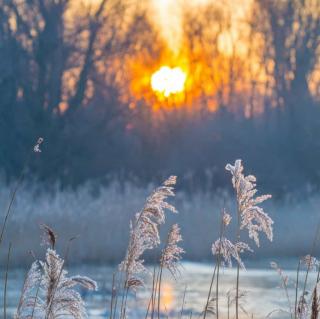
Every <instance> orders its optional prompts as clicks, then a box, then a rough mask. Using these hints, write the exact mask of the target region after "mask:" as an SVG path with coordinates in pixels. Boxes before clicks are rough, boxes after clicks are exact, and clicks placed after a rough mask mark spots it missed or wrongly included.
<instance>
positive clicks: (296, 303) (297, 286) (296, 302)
mask: <svg viewBox="0 0 320 319" xmlns="http://www.w3.org/2000/svg"><path fill="white" fill-rule="evenodd" d="M300 266H301V260H300V258H299V262H298V266H297V276H296V285H295V286H296V287H295V299H294V319H297V306H298V290H299V273H300Z"/></svg>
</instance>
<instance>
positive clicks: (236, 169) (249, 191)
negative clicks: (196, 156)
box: [226, 159, 273, 246]
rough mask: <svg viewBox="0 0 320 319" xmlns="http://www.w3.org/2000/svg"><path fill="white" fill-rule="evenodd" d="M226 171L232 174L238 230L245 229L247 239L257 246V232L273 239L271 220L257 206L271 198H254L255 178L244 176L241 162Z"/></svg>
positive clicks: (263, 196) (265, 196) (238, 161)
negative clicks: (247, 234) (238, 220)
mask: <svg viewBox="0 0 320 319" xmlns="http://www.w3.org/2000/svg"><path fill="white" fill-rule="evenodd" d="M226 170H227V171H230V172H231V174H232V185H233V188H234V189H235V191H236V196H237V206H238V207H237V208H238V214H239V218H240V229H245V228H246V229H247V230H248V232H249V237H250V238H251V239H253V240H254V241H255V243H256V245H257V246H259V232H263V233H265V234H266V236H267V238H268V239H269V240H270V241H272V239H273V229H272V225H273V220H272V219H271V218H270V217H269V216H268V214H266V213H265V212H264V210H263V208H261V207H260V206H258V205H259V204H261V203H262V202H264V201H265V200H267V199H269V198H271V195H261V196H257V197H255V194H256V193H257V189H256V178H255V176H253V175H248V176H244V174H243V166H242V163H241V160H239V159H238V160H236V161H235V164H234V165H231V164H227V165H226Z"/></svg>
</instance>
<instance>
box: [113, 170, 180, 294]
mask: <svg viewBox="0 0 320 319" xmlns="http://www.w3.org/2000/svg"><path fill="white" fill-rule="evenodd" d="M175 184H176V177H175V176H171V177H169V178H168V179H167V180H166V181H165V182H164V183H163V184H162V186H160V187H158V188H156V189H155V190H154V191H153V192H152V194H151V195H150V196H149V197H148V198H147V200H146V202H145V205H144V207H143V209H142V210H141V211H140V212H138V213H137V214H136V215H135V218H134V221H133V222H132V221H131V222H130V240H129V245H128V249H127V252H126V256H125V259H124V260H123V261H122V262H121V264H120V265H119V269H120V270H121V271H123V272H124V273H125V276H126V278H125V287H126V288H133V289H135V288H137V287H139V286H141V285H143V280H142V279H141V278H140V277H139V275H140V274H141V273H143V272H145V270H146V268H145V266H144V260H143V259H142V255H143V253H144V252H145V251H146V250H149V249H153V248H155V247H157V246H158V245H159V244H160V236H159V226H160V225H161V224H163V223H164V222H165V210H169V211H172V212H173V213H176V212H177V211H176V209H175V207H174V206H172V205H171V204H169V203H168V202H167V201H166V200H167V198H168V197H172V196H174V195H175V194H174V185H175Z"/></svg>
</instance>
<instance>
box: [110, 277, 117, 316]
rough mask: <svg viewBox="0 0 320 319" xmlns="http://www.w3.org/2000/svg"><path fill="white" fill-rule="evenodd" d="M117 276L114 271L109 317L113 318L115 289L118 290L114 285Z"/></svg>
mask: <svg viewBox="0 0 320 319" xmlns="http://www.w3.org/2000/svg"><path fill="white" fill-rule="evenodd" d="M115 276H116V274H115V273H114V274H113V275H112V288H111V304H110V317H109V319H112V312H113V300H114V297H115V295H114V293H115V291H116V289H115V286H114V283H115Z"/></svg>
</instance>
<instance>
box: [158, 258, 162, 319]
mask: <svg viewBox="0 0 320 319" xmlns="http://www.w3.org/2000/svg"><path fill="white" fill-rule="evenodd" d="M162 272H163V266H162V263H161V265H160V275H159V283H158V319H160V299H161V281H162Z"/></svg>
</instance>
